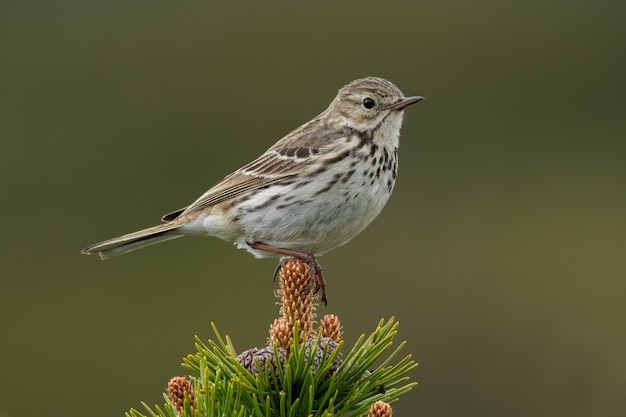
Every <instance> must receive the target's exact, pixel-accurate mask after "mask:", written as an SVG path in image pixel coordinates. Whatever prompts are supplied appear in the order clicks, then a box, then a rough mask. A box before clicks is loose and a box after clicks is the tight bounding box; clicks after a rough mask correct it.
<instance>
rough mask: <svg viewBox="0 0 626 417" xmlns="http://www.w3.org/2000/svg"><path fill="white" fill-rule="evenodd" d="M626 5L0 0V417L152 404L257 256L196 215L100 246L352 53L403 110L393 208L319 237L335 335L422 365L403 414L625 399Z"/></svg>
mask: <svg viewBox="0 0 626 417" xmlns="http://www.w3.org/2000/svg"><path fill="white" fill-rule="evenodd" d="M625 8H626V6H625V5H624V2H619V1H608V0H601V1H596V2H582V1H557V0H544V1H536V0H529V1H524V2H520V1H477V2H462V1H444V2H412V3H409V2H374V1H360V2H354V1H345V2H314V3H313V2H311V3H306V4H304V3H301V4H295V3H290V2H285V1H281V2H271V3H270V2H263V3H261V2H258V3H257V2H244V1H237V2H230V3H226V2H224V3H222V2H184V3H183V2H176V3H174V2H165V1H134V2H116V1H112V2H100V1H91V2H80V1H57V2H45V1H22V2H17V1H14V2H10V1H6V2H2V3H0V141H1V142H0V145H1V152H0V182H1V186H2V187H1V190H2V205H1V206H2V212H1V213H0V214H1V216H0V219H1V220H0V222H1V226H2V227H1V230H2V237H1V239H0V242H1V244H2V249H1V250H0V274H1V275H2V277H1V281H0V283H1V290H0V329H2V330H1V335H0V416H1V417H30V416H40V415H53V416H66V417H73V416H81V415H90V416H122V415H123V413H124V411H126V410H128V409H129V408H131V407H136V408H141V405H140V401H146V402H147V403H149V404H155V403H159V404H161V403H162V402H163V398H162V392H163V390H164V389H165V386H166V384H167V381H168V380H169V378H170V377H172V376H175V375H179V374H183V373H184V370H183V369H182V368H181V367H180V362H181V359H182V358H183V357H184V356H185V355H186V354H188V353H191V352H194V346H193V342H194V339H193V337H194V335H196V334H197V335H199V336H200V337H201V338H202V339H207V338H209V337H211V336H212V332H211V330H210V322H211V321H213V322H215V323H216V325H217V327H218V328H219V330H220V331H221V333H222V334H228V335H229V336H230V337H231V338H232V340H233V342H234V344H235V347H236V348H237V349H238V350H240V351H241V350H244V349H247V348H249V347H252V346H262V345H263V344H264V342H265V338H266V335H267V329H268V327H269V324H270V323H271V322H272V320H273V319H274V318H275V317H276V316H277V313H278V307H277V306H276V305H275V301H276V300H275V298H274V297H273V294H272V284H271V276H272V272H273V270H274V267H275V266H276V261H275V260H257V259H254V258H253V257H252V256H250V255H249V254H247V253H245V252H244V251H238V250H236V249H235V248H234V247H233V246H232V245H230V244H228V243H225V242H222V241H220V240H218V239H210V238H207V239H197V238H186V239H180V240H176V241H171V242H167V243H164V244H162V245H158V246H154V247H151V248H148V249H144V250H142V251H138V252H134V253H133V254H130V255H126V256H123V257H119V258H115V259H112V260H109V261H107V262H101V261H100V260H99V259H98V258H96V257H87V256H82V255H80V253H79V251H80V249H81V248H82V247H84V246H86V245H88V244H91V243H94V242H96V241H100V240H104V239H106V238H110V237H114V236H117V235H120V234H124V233H127V232H131V231H134V230H137V229H140V228H142V227H147V226H151V225H153V224H156V223H158V222H159V218H160V216H161V215H162V214H164V213H167V212H169V211H171V210H174V209H177V208H179V207H181V206H184V205H186V204H188V203H190V202H191V201H193V200H194V199H195V198H196V197H197V196H198V195H199V194H201V193H202V192H204V191H205V190H206V189H207V188H208V187H210V186H211V185H213V184H214V183H215V182H217V181H219V180H220V179H221V178H222V177H223V176H225V175H226V174H228V173H230V172H231V171H233V170H234V169H236V168H238V167H239V166H241V165H243V164H244V163H246V162H248V161H250V160H252V159H253V158H255V157H256V156H258V155H259V154H260V153H262V152H263V151H264V150H265V149H267V148H268V147H269V146H271V145H272V144H273V143H274V142H275V141H276V140H278V139H279V138H281V137H282V136H283V135H284V134H286V133H288V132H289V131H291V130H292V129H294V128H296V127H297V126H298V125H300V124H301V123H303V122H305V121H306V120H308V119H310V118H312V117H313V116H315V115H316V114H318V113H319V112H321V111H322V110H324V109H325V108H326V106H327V105H328V103H329V102H330V100H331V99H332V98H333V97H334V95H335V93H336V91H337V90H338V89H339V88H340V87H341V86H343V85H344V84H346V83H348V82H349V81H351V80H353V79H356V78H361V77H364V76H368V75H374V76H380V77H384V78H387V79H389V80H391V81H393V82H394V83H396V84H397V85H398V86H399V87H400V88H401V89H402V91H403V92H404V93H405V94H407V95H423V96H425V97H426V101H424V102H422V103H419V104H417V105H415V106H412V107H411V108H409V109H408V110H407V111H406V113H405V124H404V127H403V131H402V139H401V143H402V145H401V149H400V167H399V177H398V182H397V184H396V188H395V190H394V195H393V196H392V198H391V200H390V202H389V203H388V205H387V207H386V208H385V210H384V211H383V213H382V214H381V215H380V216H379V218H378V219H376V221H375V222H374V223H373V224H372V225H371V226H370V227H369V228H368V229H367V230H366V231H364V232H363V233H362V234H360V235H359V236H358V237H356V238H355V239H353V240H352V241H351V242H350V243H349V244H347V245H345V246H344V247H342V248H339V249H336V250H334V251H333V252H331V253H329V254H327V255H325V256H324V257H322V258H321V262H322V265H323V267H324V271H325V275H326V279H327V283H328V293H329V305H328V307H327V308H325V309H321V310H320V311H319V312H318V313H319V314H320V315H322V314H325V313H334V314H337V315H338V316H339V317H340V319H341V320H342V323H343V325H344V330H345V339H346V342H347V347H349V346H351V344H352V343H354V341H355V340H356V339H357V338H358V336H359V335H360V334H362V333H369V332H371V331H372V330H373V329H374V328H375V325H376V323H377V322H378V321H379V320H380V319H381V318H389V317H391V316H394V317H395V318H396V319H397V320H398V321H399V322H400V328H399V334H398V336H397V341H398V342H400V341H402V340H406V341H407V344H406V347H405V349H404V352H405V353H407V354H408V353H411V354H412V355H413V357H414V358H415V360H416V361H418V362H419V363H420V365H419V366H418V368H417V369H416V370H415V371H413V372H412V373H411V375H410V376H411V379H412V380H415V381H418V382H419V385H418V386H417V387H416V388H415V389H413V390H412V391H411V392H410V393H408V394H406V395H404V396H403V397H402V398H401V399H400V401H399V402H398V403H397V404H396V405H394V409H395V415H397V416H414V415H415V416H417V415H419V416H431V417H434V416H453V415H454V416H503V415H506V416H511V417H512V416H534V417H538V416H554V415H562V416H565V415H567V416H600V415H601V416H618V415H623V412H624V410H626V399H625V397H624V393H623V391H624V387H625V386H626V360H625V356H624V353H625V352H626V323H625V318H626V302H625V301H624V299H625V293H626V282H625V281H626V280H625V278H626V218H625V214H626V100H625V95H626V82H625V81H626V80H625V74H626V55H624V51H625V50H626V48H625V47H626V25H624V19H623V16H624V12H625V10H624V9H625Z"/></svg>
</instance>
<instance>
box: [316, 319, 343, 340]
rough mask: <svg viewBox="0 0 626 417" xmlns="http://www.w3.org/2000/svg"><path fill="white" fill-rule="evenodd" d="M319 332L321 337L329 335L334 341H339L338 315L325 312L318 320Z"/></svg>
mask: <svg viewBox="0 0 626 417" xmlns="http://www.w3.org/2000/svg"><path fill="white" fill-rule="evenodd" d="M320 332H321V334H322V337H330V338H331V339H333V340H334V341H335V342H341V323H339V317H337V316H335V315H334V314H326V315H325V316H324V317H322V320H320Z"/></svg>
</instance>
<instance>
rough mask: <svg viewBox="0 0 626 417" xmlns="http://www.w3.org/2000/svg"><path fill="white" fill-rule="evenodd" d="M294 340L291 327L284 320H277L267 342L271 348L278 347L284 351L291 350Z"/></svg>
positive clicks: (271, 328) (272, 326)
mask: <svg viewBox="0 0 626 417" xmlns="http://www.w3.org/2000/svg"><path fill="white" fill-rule="evenodd" d="M292 338H293V329H292V328H291V327H289V326H288V325H287V324H286V323H285V322H284V321H283V320H281V319H276V320H274V323H272V325H271V326H270V337H269V338H268V340H267V344H268V345H269V346H273V345H276V346H278V347H281V348H283V349H287V350H288V349H289V346H290V343H291V339H292Z"/></svg>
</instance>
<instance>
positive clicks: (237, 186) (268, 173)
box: [162, 115, 345, 221]
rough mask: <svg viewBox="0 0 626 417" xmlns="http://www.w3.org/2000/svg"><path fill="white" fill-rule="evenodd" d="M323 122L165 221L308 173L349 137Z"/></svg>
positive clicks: (302, 129)
mask: <svg viewBox="0 0 626 417" xmlns="http://www.w3.org/2000/svg"><path fill="white" fill-rule="evenodd" d="M320 116H321V115H320ZM319 121H320V118H319V116H318V117H317V118H315V119H313V120H311V121H310V122H308V123H306V124H304V125H302V126H300V127H299V128H298V129H296V130H294V131H293V132H291V133H289V134H288V135H287V136H285V137H284V138H282V139H281V140H279V141H278V142H276V144H275V145H274V146H272V147H271V148H270V149H268V150H267V152H265V153H264V154H263V155H261V156H260V157H258V158H257V159H255V160H254V161H252V162H250V163H249V164H247V165H245V166H243V167H241V168H240V169H238V170H237V171H235V172H233V173H232V174H230V175H229V176H227V177H225V178H224V179H223V180H222V181H220V182H219V183H218V184H216V185H215V186H213V187H212V188H211V189H210V190H208V191H207V192H206V193H204V194H203V195H201V196H200V197H199V198H198V199H197V200H196V201H195V202H193V203H192V204H191V205H190V206H188V207H185V208H182V209H179V210H176V211H174V212H172V213H169V214H166V215H165V216H163V218H162V220H163V221H172V220H174V219H176V218H177V217H179V216H180V215H182V214H187V213H191V212H194V211H197V210H202V209H204V208H206V207H210V206H213V205H215V204H218V203H220V202H222V201H226V200H230V199H232V198H235V197H238V196H240V195H242V194H245V193H248V192H250V191H253V190H257V189H259V188H263V187H266V186H268V185H270V184H277V183H281V182H284V181H287V180H289V179H291V178H293V177H295V176H297V175H299V174H300V173H302V172H303V171H307V167H308V166H310V165H311V160H312V159H311V158H312V157H313V156H315V155H316V154H318V153H320V152H321V151H323V150H324V148H326V147H328V146H332V144H333V143H334V142H335V141H336V140H337V139H339V138H340V137H341V136H343V135H345V132H342V131H341V130H338V129H333V128H331V127H328V126H323V125H321V124H320V123H319Z"/></svg>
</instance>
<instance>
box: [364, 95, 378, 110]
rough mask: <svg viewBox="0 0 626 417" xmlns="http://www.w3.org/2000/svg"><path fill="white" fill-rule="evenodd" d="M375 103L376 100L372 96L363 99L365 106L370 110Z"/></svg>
mask: <svg viewBox="0 0 626 417" xmlns="http://www.w3.org/2000/svg"><path fill="white" fill-rule="evenodd" d="M375 105H376V102H375V101H374V100H372V99H371V98H369V97H366V98H365V99H363V107H365V108H366V109H368V110H370V109H373V108H374V106H375Z"/></svg>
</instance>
